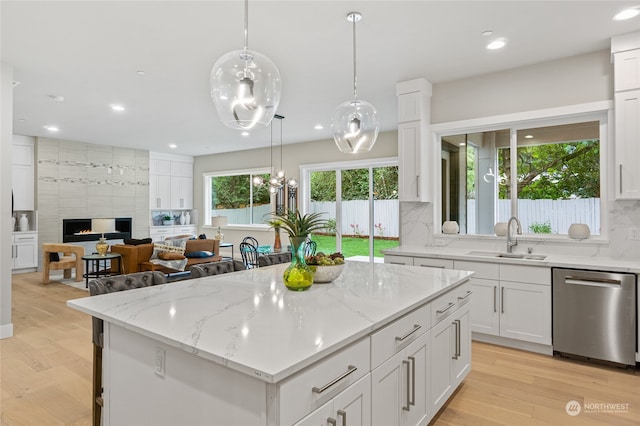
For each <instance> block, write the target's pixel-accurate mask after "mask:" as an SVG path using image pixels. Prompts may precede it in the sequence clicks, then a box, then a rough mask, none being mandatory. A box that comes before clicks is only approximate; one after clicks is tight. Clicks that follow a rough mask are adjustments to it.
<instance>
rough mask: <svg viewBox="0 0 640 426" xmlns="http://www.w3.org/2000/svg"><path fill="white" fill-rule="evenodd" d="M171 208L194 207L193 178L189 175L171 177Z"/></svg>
mask: <svg viewBox="0 0 640 426" xmlns="http://www.w3.org/2000/svg"><path fill="white" fill-rule="evenodd" d="M171 208H172V209H190V208H193V179H192V178H189V177H176V176H172V177H171Z"/></svg>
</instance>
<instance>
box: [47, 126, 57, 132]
mask: <svg viewBox="0 0 640 426" xmlns="http://www.w3.org/2000/svg"><path fill="white" fill-rule="evenodd" d="M44 128H45V129H47V130H48V131H50V132H57V131H59V130H60V129H58V128H57V127H56V126H44Z"/></svg>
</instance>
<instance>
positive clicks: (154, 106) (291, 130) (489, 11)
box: [0, 0, 640, 155]
mask: <svg viewBox="0 0 640 426" xmlns="http://www.w3.org/2000/svg"><path fill="white" fill-rule="evenodd" d="M638 4H640V2H634V1H613V0H607V1H452V0H448V1H306V0H296V1H292V0H290V1H266V0H251V1H250V2H249V48H250V49H252V50H256V51H259V52H261V53H263V54H265V55H267V56H268V57H270V58H271V60H273V61H274V62H275V64H276V65H277V66H278V68H279V69H280V73H281V76H282V82H283V89H282V98H281V103H280V107H279V108H278V113H279V114H282V115H284V116H285V117H286V118H285V120H284V131H283V138H284V139H283V142H284V143H285V144H287V143H296V142H305V141H310V140H320V139H331V131H330V118H331V115H332V114H333V111H334V109H335V108H336V107H337V105H338V104H340V103H341V102H343V101H345V100H348V99H350V98H351V97H352V93H353V89H352V73H353V69H352V27H351V24H350V23H349V22H348V21H347V20H346V18H345V17H346V15H347V13H348V12H350V11H354V10H355V11H359V12H361V13H362V15H363V19H362V21H360V22H359V23H358V25H357V38H358V42H357V49H358V95H359V97H360V98H361V99H364V100H367V101H369V102H371V103H372V104H374V105H375V106H376V107H377V109H378V113H379V116H380V122H381V130H383V131H384V130H391V129H394V128H396V127H397V123H396V115H397V114H396V95H395V84H396V82H398V81H403V80H409V79H414V78H419V77H424V78H426V79H427V80H429V81H431V82H432V83H441V82H445V81H452V80H457V79H461V78H467V77H470V76H474V75H479V74H485V73H491V72H495V71H499V70H505V69H509V68H516V67H520V66H525V65H529V64H533V63H538V62H543V61H548V60H553V59H557V58H561V57H566V56H573V55H578V54H583V53H588V52H594V51H597V50H601V49H607V48H608V47H609V45H610V38H611V36H613V35H617V34H624V33H628V32H633V31H639V30H640V18H635V19H632V20H629V21H624V22H614V21H613V20H612V19H611V18H612V16H613V15H614V14H615V13H617V12H619V11H620V10H622V9H624V8H626V7H629V6H636V5H638ZM0 7H1V13H2V16H1V18H2V51H1V52H2V61H3V62H6V63H9V64H11V65H13V67H14V80H16V81H19V82H20V83H21V84H20V85H18V86H16V87H15V89H14V133H17V134H23V135H33V136H45V137H55V138H60V139H65V140H77V141H83V142H89V143H98V144H109V145H115V146H126V147H138V148H141V149H148V150H152V151H158V152H173V153H180V154H186V155H204V154H211V153H217V152H227V151H236V150H243V149H250V148H253V147H258V146H268V145H269V141H270V136H269V134H270V133H269V129H268V128H267V129H261V130H256V131H254V132H253V133H252V134H251V135H250V136H249V137H242V136H240V135H239V132H238V131H235V130H231V129H228V128H226V127H224V126H223V125H222V124H221V123H220V121H219V119H218V117H217V115H216V112H215V107H214V105H213V103H212V102H211V99H210V96H209V92H210V89H209V73H210V71H211V67H212V66H213V64H214V62H215V61H216V60H217V59H218V58H219V57H220V56H222V55H223V54H224V53H226V52H228V51H231V50H238V49H241V48H242V44H243V1H241V0H233V1H195V2H187V1H173V2H171V1H169V2H160V1H140V2H132V1H124V2H111V1H109V2H99V1H76V2H73V1H69V2H58V1H44V2H33V1H13V2H12V1H2V2H1V6H0ZM485 30H492V31H493V36H492V37H483V36H482V35H481V33H482V32H483V31H485ZM497 37H504V38H506V39H507V40H508V44H507V46H506V47H505V48H504V49H502V50H499V51H489V50H487V49H485V45H486V44H487V43H488V41H490V40H491V39H493V38H497ZM138 70H144V71H145V75H144V76H139V75H138V74H136V71H138ZM51 95H57V96H63V97H64V102H55V101H53V100H52V99H51V98H50V96H51ZM112 103H120V104H122V105H124V106H125V107H126V108H127V109H126V111H125V112H123V113H115V112H113V111H111V109H110V107H109V104H112ZM318 123H321V124H323V125H324V127H325V128H324V130H314V128H313V127H314V126H315V125H316V124H318ZM45 125H56V126H58V127H59V128H60V131H59V132H58V133H57V134H55V135H52V134H50V133H49V132H48V131H47V130H45V129H44V127H43V126H45ZM278 134H279V133H278ZM170 143H175V144H176V145H178V148H177V149H175V150H171V149H170V148H169V147H168V145H169V144H170ZM330 149H335V147H333V146H332V147H331V148H330Z"/></svg>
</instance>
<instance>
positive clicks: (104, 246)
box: [91, 219, 116, 256]
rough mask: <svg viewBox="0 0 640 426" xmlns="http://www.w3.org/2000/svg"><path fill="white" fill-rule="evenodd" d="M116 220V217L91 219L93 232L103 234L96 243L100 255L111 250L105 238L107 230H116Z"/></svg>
mask: <svg viewBox="0 0 640 426" xmlns="http://www.w3.org/2000/svg"><path fill="white" fill-rule="evenodd" d="M115 230H116V220H115V219H91V232H97V233H100V234H102V236H101V237H100V239H99V240H98V242H97V243H96V251H97V252H98V254H99V255H100V256H104V255H105V254H107V250H109V244H108V243H107V240H106V239H105V238H104V233H105V232H115Z"/></svg>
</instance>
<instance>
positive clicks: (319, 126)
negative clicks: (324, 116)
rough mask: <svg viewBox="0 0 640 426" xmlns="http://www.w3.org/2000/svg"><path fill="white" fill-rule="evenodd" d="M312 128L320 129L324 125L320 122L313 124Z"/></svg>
mask: <svg viewBox="0 0 640 426" xmlns="http://www.w3.org/2000/svg"><path fill="white" fill-rule="evenodd" d="M313 128H314V129H316V130H322V129H324V126H323V125H322V124H316V125H315V126H313Z"/></svg>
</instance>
